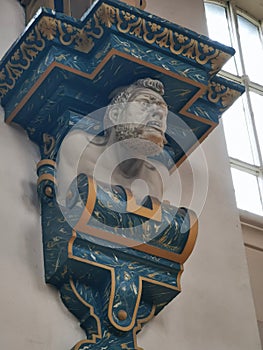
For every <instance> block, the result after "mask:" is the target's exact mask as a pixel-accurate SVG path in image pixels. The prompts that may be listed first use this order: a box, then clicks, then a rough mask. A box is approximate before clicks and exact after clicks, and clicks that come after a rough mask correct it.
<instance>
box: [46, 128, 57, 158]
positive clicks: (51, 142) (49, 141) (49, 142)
mask: <svg viewBox="0 0 263 350" xmlns="http://www.w3.org/2000/svg"><path fill="white" fill-rule="evenodd" d="M43 142H44V154H45V155H48V154H50V153H51V151H53V149H54V147H55V138H54V137H53V136H51V135H49V134H46V133H44V134H43Z"/></svg>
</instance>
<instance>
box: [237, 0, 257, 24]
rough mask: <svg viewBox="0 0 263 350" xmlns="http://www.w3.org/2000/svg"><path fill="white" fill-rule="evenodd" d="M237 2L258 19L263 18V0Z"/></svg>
mask: <svg viewBox="0 0 263 350" xmlns="http://www.w3.org/2000/svg"><path fill="white" fill-rule="evenodd" d="M235 3H236V5H237V7H240V8H242V9H243V10H245V11H246V12H247V13H249V14H250V15H252V16H253V17H255V18H256V19H258V20H263V0H235Z"/></svg>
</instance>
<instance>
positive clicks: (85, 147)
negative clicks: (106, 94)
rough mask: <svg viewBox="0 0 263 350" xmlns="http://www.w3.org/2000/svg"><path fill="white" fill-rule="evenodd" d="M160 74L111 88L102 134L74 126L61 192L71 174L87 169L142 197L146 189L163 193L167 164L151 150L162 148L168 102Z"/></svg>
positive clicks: (64, 154) (63, 158)
mask: <svg viewBox="0 0 263 350" xmlns="http://www.w3.org/2000/svg"><path fill="white" fill-rule="evenodd" d="M163 94H164V87H163V84H162V83H161V82H160V81H158V80H153V79H151V78H146V79H140V80H138V81H136V82H135V83H133V84H131V85H129V86H128V87H125V88H122V89H118V91H116V92H114V93H113V95H114V96H113V99H112V101H111V104H110V105H109V106H108V107H107V109H106V113H105V117H104V135H103V136H99V135H96V136H94V135H91V134H89V133H87V132H85V131H82V130H74V131H73V132H71V133H70V134H69V136H67V137H66V139H65V140H64V141H63V144H62V147H61V151H60V161H59V171H58V180H59V183H60V184H61V185H60V198H62V197H63V196H64V193H65V191H66V190H67V189H68V185H69V184H70V182H71V181H72V179H73V178H74V177H75V176H76V175H77V174H79V173H85V174H87V175H89V176H92V177H94V178H95V180H96V181H100V182H103V183H106V184H110V185H121V186H123V187H125V188H127V189H129V190H131V192H132V193H133V195H134V197H135V198H136V199H137V200H138V201H139V202H140V201H141V200H142V199H143V198H144V197H145V196H146V195H151V196H153V197H156V198H158V199H159V200H161V199H162V194H163V182H164V179H165V178H166V177H167V176H168V171H167V169H166V168H165V167H164V166H163V165H162V164H160V163H159V162H156V161H153V160H150V159H149V158H148V157H149V156H155V155H158V154H159V153H160V152H162V150H163V147H164V144H165V143H166V139H165V130H166V121H167V113H168V110H167V104H166V103H165V101H164V99H163V97H162V96H163Z"/></svg>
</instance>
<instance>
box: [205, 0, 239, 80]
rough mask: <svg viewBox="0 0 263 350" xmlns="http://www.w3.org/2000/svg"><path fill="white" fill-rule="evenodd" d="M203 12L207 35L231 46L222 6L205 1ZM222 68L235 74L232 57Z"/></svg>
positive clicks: (224, 11) (224, 10)
mask: <svg viewBox="0 0 263 350" xmlns="http://www.w3.org/2000/svg"><path fill="white" fill-rule="evenodd" d="M205 12H206V21H207V27H208V33H209V37H210V38H211V39H212V40H216V41H218V42H220V43H222V44H224V45H227V46H232V44H231V40H230V33H229V27H228V23H227V17H226V9H225V8H224V7H223V6H219V5H215V4H209V3H205ZM223 69H224V70H225V71H227V72H230V73H232V74H237V70H236V66H235V61H234V58H233V57H232V58H231V59H230V60H229V61H228V62H227V63H226V64H225V65H224V67H223Z"/></svg>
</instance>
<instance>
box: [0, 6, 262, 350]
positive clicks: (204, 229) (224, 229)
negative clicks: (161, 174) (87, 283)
mask: <svg viewBox="0 0 263 350" xmlns="http://www.w3.org/2000/svg"><path fill="white" fill-rule="evenodd" d="M148 4H149V5H148V9H147V10H149V11H152V12H155V13H157V14H159V15H161V16H163V17H166V18H168V19H170V20H173V21H176V22H177V23H180V24H182V25H184V26H188V27H191V28H192V29H194V30H198V31H199V32H203V33H204V32H205V26H204V17H203V8H202V1H201V0H184V1H179V0H176V1H175V0H169V1H167V0H166V1H165V2H164V1H163V2H162V4H161V6H160V2H159V1H157V0H151V1H150V0H148ZM157 9H159V10H158V11H157ZM0 10H1V11H0V26H1V28H0V50H1V52H0V55H1V56H2V54H3V53H4V52H5V51H6V49H7V48H8V47H9V45H10V44H11V43H12V42H13V41H14V39H15V38H16V37H17V36H18V35H19V34H20V32H21V31H22V28H23V21H24V19H23V12H22V10H21V8H20V6H19V3H18V2H17V1H16V0H0ZM3 118H4V117H3V111H2V110H1V123H0V161H1V167H0V179H1V182H0V186H1V210H0V223H1V231H2V232H1V244H0V275H1V278H2V283H1V298H0V310H1V312H0V348H1V349H8V350H15V349H18V348H19V349H20V350H66V349H69V348H70V347H71V346H72V345H74V344H75V343H76V342H77V341H78V340H80V339H81V338H82V336H83V334H82V332H81V331H80V330H79V328H78V325H77V322H75V319H74V318H73V317H72V316H71V315H70V314H69V313H68V312H67V310H66V309H65V308H64V306H63V305H62V303H61V302H60V300H59V297H58V295H57V293H56V292H55V291H54V290H53V289H52V288H51V287H48V286H47V285H45V283H44V278H43V276H44V271H43V256H42V243H41V229H40V216H39V207H38V202H37V197H36V185H35V184H36V175H35V167H36V163H37V161H38V158H39V156H38V151H37V148H36V147H35V146H34V145H33V144H32V143H31V142H30V141H29V140H28V139H27V137H26V135H25V134H24V132H22V131H21V130H19V129H16V128H14V127H10V126H7V125H5V124H4V122H3ZM203 147H204V152H205V155H206V159H207V164H208V168H209V189H208V195H207V201H206V203H205V207H204V210H203V212H202V214H201V217H200V229H199V238H198V241H197V245H196V247H195V250H194V252H193V254H192V256H191V257H190V259H189V261H188V262H187V263H186V264H185V273H184V275H183V278H182V287H183V292H182V294H181V295H180V296H179V297H177V298H176V299H175V300H174V301H173V302H172V303H171V304H170V305H169V306H167V308H166V309H165V310H164V311H163V312H162V313H161V314H160V315H159V316H158V317H157V318H156V319H155V320H153V321H152V322H151V324H150V325H149V326H146V327H145V329H144V331H143V332H142V334H141V336H140V337H139V345H141V346H144V347H145V350H149V349H151V350H157V349H160V348H162V349H163V350H166V349H167V350H168V349H169V350H170V349H177V348H178V349H181V350H193V349H195V350H210V349H213V350H248V349H249V350H259V349H260V345H259V338H258V333H257V327H256V318H255V313H254V309H253V303H252V297H251V291H250V287H249V281H248V275H247V266H246V262H245V256H244V249H243V246H242V237H241V231H240V227H239V223H238V217H237V212H236V210H235V203H234V199H233V187H232V183H231V180H230V173H229V169H228V165H227V156H226V149H225V146H224V140H223V134H222V129H221V127H220V128H218V129H217V131H215V132H214V133H213V135H211V136H210V137H209V139H208V140H207V141H206V142H205V143H204V145H203ZM191 165H192V167H193V168H194V169H195V171H196V174H197V178H198V177H199V180H200V179H201V178H202V177H203V175H204V173H203V172H204V171H205V170H204V169H203V167H201V168H200V165H199V163H198V157H196V158H195V155H194V157H192V160H191ZM205 172H206V171H205ZM181 174H182V175H183V177H184V178H186V179H187V177H188V169H187V167H186V166H185V167H184V168H183V169H182V170H181ZM197 180H198V179H197ZM197 182H198V181H197ZM172 186H174V185H172ZM170 199H173V200H175V199H174V198H170ZM195 205H197V206H198V204H195ZM193 209H195V208H193Z"/></svg>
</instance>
